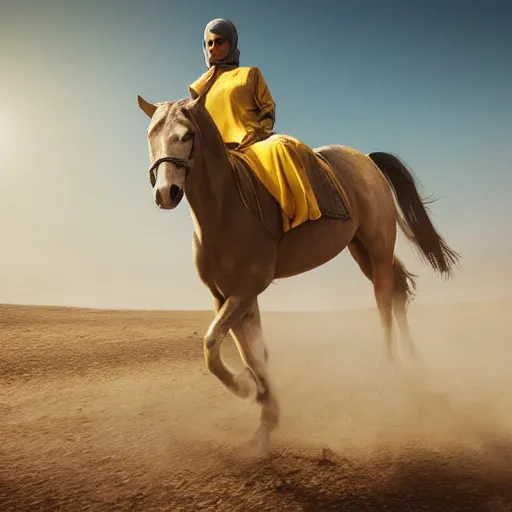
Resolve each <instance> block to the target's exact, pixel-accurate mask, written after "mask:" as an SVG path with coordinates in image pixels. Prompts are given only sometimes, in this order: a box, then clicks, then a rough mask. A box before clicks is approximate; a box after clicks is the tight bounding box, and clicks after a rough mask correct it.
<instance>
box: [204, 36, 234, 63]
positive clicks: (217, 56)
mask: <svg viewBox="0 0 512 512" xmlns="http://www.w3.org/2000/svg"><path fill="white" fill-rule="evenodd" d="M206 49H207V51H208V57H209V58H210V59H213V60H216V61H217V62H220V61H223V60H224V59H225V58H226V57H227V56H228V54H229V50H230V45H229V42H228V41H227V40H226V39H224V38H223V37H222V36H219V35H217V34H214V33H213V32H208V33H207V34H206Z"/></svg>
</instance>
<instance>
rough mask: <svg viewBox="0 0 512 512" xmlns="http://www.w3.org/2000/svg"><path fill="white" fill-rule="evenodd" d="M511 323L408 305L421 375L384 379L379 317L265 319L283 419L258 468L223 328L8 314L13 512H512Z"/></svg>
mask: <svg viewBox="0 0 512 512" xmlns="http://www.w3.org/2000/svg"><path fill="white" fill-rule="evenodd" d="M510 310H511V303H510V302H508V303H507V302H502V303H494V304H482V305H467V306H458V307H455V306H452V307H450V308H449V309H445V310H444V311H443V310H442V309H438V308H437V309H435V308H429V309H425V310H421V309H418V310H415V307H414V306H413V310H412V315H411V324H412V328H413V332H414V334H415V336H416V339H417V343H418V346H419V348H420V350H421V351H422V353H423V354H424V360H425V363H426V367H427V369H428V373H427V374H425V376H424V377H422V378H420V377H419V375H420V374H419V373H417V372H416V373H414V374H413V376H412V377H411V376H409V377H407V376H406V375H403V374H401V373H395V374H393V373H390V372H389V371H386V370H385V369H381V370H377V369H376V366H375V359H376V355H377V347H378V345H379V343H380V342H381V336H380V330H379V327H378V318H377V316H376V313H374V312H355V313H344V314H337V315H334V314H329V315H328V314H325V315H314V314H311V315H295V316H292V315H285V314H282V315H278V314H267V315H264V323H265V329H266V334H267V341H268V346H269V349H270V357H271V369H272V374H273V375H274V377H275V381H276V384H277V388H278V390H279V394H280V397H281V401H282V408H283V419H282V425H281V428H280V430H279V433H278V435H277V437H276V440H275V442H276V445H275V447H274V449H273V451H272V452H271V453H270V454H268V455H266V456H263V457H259V458H254V457H250V456H248V455H247V454H246V452H245V450H244V442H246V441H247V440H248V439H249V438H250V437H251V435H252V432H253V430H254V429H255V428H256V425H257V421H258V409H257V407H256V405H255V404H254V403H252V402H250V401H240V400H239V399H237V398H235V397H233V396H232V395H230V394H229V392H227V391H225V390H224V388H223V387H222V386H221V385H220V384H219V383H218V382H217V381H216V380H215V379H214V378H213V377H212V376H210V375H209V374H208V373H207V372H206V370H205V369H204V364H203V361H202V347H201V338H202V335H203V333H204V332H205V330H206V328H207V325H208V322H209V320H210V318H211V313H178V312H170V313H164V312H120V311H118V312H111V311H93V310H78V309H61V308H29V307H19V306H0V341H1V345H0V346H1V354H0V378H1V387H0V400H1V401H0V413H1V418H2V420H1V425H0V439H1V441H2V444H1V448H0V511H2V512H7V511H11V510H16V511H32V510H39V511H50V510H52V511H53V510H65V511H89V510H91V511H93V510H94V511H109V512H110V511H118V510H119V511H120V510H122V511H150V510H162V511H163V510H166V511H180V510H187V511H189V510H190V511H193V510H217V511H231V510H239V511H249V510H276V511H286V510H308V511H323V510H343V511H344V510H347V511H349V510H350V511H368V510H372V511H391V510H393V511H395V510H396V511H408V510H411V511H424V510H432V511H436V512H441V511H452V512H454V511H461V510H464V511H472V512H478V511H484V510H485V511H504V510H512V408H511V407H510V402H511V398H512V386H511V384H512V373H511V371H510V361H511V360H512V343H511V342H512V339H511V335H510V333H511V332H512V329H511V327H512V317H511V315H510ZM235 355H236V354H235V353H234V351H233V347H232V345H231V341H229V342H227V343H226V350H225V356H226V358H228V359H229V360H230V361H231V362H232V365H238V364H239V363H238V362H237V360H236V358H235Z"/></svg>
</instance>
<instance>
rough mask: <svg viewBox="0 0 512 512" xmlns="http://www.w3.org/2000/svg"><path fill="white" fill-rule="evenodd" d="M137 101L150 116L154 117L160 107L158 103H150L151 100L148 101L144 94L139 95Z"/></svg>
mask: <svg viewBox="0 0 512 512" xmlns="http://www.w3.org/2000/svg"><path fill="white" fill-rule="evenodd" d="M137 103H138V104H139V107H140V108H141V110H142V111H143V112H144V113H145V114H146V115H147V116H148V117H149V118H151V117H153V114H154V113H155V111H156V109H157V108H158V105H153V103H149V101H146V100H145V99H144V98H143V97H142V96H139V95H137Z"/></svg>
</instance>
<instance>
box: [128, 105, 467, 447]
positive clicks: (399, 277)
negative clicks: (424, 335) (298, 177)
mask: <svg viewBox="0 0 512 512" xmlns="http://www.w3.org/2000/svg"><path fill="white" fill-rule="evenodd" d="M138 104H139V106H140V108H141V109H142V110H143V111H144V112H145V113H146V114H147V115H148V116H149V117H150V118H151V121H150V126H149V130H148V142H149V153H150V159H151V162H152V164H151V167H150V169H149V177H150V182H151V185H152V188H153V194H154V200H155V202H156V204H157V205H158V206H159V207H160V208H163V209H167V210H172V209H173V208H176V207H177V206H178V204H179V203H180V201H181V199H182V198H183V196H184V195H186V197H187V200H188V203H189V206H190V210H191V215H192V218H193V221H194V224H195V232H194V234H193V248H194V262H195V265H196V269H197V272H198V274H199V277H200V278H201V280H202V281H203V283H204V284H205V285H206V286H207V287H208V288H209V290H210V292H211V294H212V296H213V309H214V313H215V317H214V319H213V321H212V323H211V325H210V327H209V329H208V331H207V333H206V335H205V337H204V357H205V361H206V366H207V368H208V369H209V370H210V371H211V373H213V374H214V375H215V376H217V377H218V378H219V379H220V381H221V382H222V383H223V384H224V385H225V386H226V387H227V388H228V389H229V390H230V391H231V392H233V393H234V394H235V395H237V396H239V397H242V398H247V397H249V396H250V395H251V390H252V389H254V385H255V387H256V401H257V402H258V403H259V404H260V405H261V420H260V425H259V428H258V430H257V432H256V435H255V440H256V442H258V443H263V444H266V442H267V441H268V439H269V435H270V433H271V432H272V430H273V429H275V428H276V426H277V425H278V422H279V404H278V400H277V397H276V393H275V390H274V388H273V385H272V382H271V379H270V377H269V373H268V369H267V364H266V363H267V358H268V352H267V349H266V347H265V341H264V336H263V333H262V328H261V320H260V311H259V306H258V296H259V295H260V294H261V293H262V292H263V291H264V290H265V289H266V288H267V287H268V286H269V285H270V284H271V283H272V281H273V280H275V279H279V278H285V277H289V276H295V275H298V274H301V273H304V272H307V271H309V270H312V269H314V268H316V267H318V266H320V265H323V264H324V263H326V262H328V261H330V260H331V259H333V258H334V257H336V256H337V255H338V254H340V253H341V252H342V251H343V249H345V247H348V249H349V251H350V254H351V255H352V257H353V258H354V259H355V260H356V262H357V263H358V264H359V266H360V268H361V270H362V272H363V273H364V275H365V276H366V277H367V278H368V279H369V280H370V281H371V282H372V283H373V286H374V291H375V298H376V302H377V306H378V310H379V313H380V318H381V322H382V325H383V328H384V333H385V342H386V343H385V346H386V347H387V353H388V355H389V357H391V350H392V319H393V310H394V312H395V316H396V320H397V323H398V325H399V328H400V331H401V333H402V336H403V338H404V340H405V341H404V343H406V345H407V346H408V348H409V351H411V350H412V341H411V338H410V335H409V328H408V324H407V316H406V305H407V303H408V300H409V298H410V297H411V295H412V293H413V289H414V287H415V283H414V277H415V276H413V275H412V274H410V273H409V272H408V271H407V270H406V269H405V268H404V266H403V264H402V263H401V262H400V261H399V260H398V259H397V258H396V257H395V255H394V247H395V240H396V234H397V223H398V225H399V226H400V227H401V229H402V230H403V232H404V233H405V235H406V237H407V238H408V240H409V241H411V242H412V243H413V244H414V245H415V246H416V248H417V249H418V250H419V253H420V254H421V255H422V257H423V258H424V259H425V261H426V262H428V263H429V264H430V265H431V266H432V267H433V268H434V269H435V270H436V271H438V272H439V273H441V274H447V275H450V274H451V272H452V268H453V266H454V265H456V264H457V263H458V255H457V254H456V253H455V252H453V251H452V250H451V249H450V248H449V247H448V246H447V245H446V243H445V241H444V240H443V238H442V237H441V236H440V235H439V234H438V233H437V232H436V230H435V228H434V226H433V225H432V223H431V221H430V219H429V216H428V213H427V210H426V208H425V206H424V203H423V202H422V200H421V198H420V197H419V195H418V192H417V189H416V186H415V184H414V180H413V178H412V176H411V173H410V172H409V171H408V170H407V169H406V167H405V166H404V165H403V164H402V163H401V162H400V160H399V159H398V158H396V157H395V156H393V155H391V154H388V153H371V154H369V155H364V154H362V153H360V152H358V151H356V150H353V149H351V148H347V147H345V146H341V145H331V146H324V147H322V148H317V149H315V151H316V152H317V153H318V154H320V155H322V156H323V157H324V158H325V159H326V160H327V161H328V162H329V163H330V164H331V166H332V168H333V169H334V171H335V173H336V176H337V177H338V179H339V181H340V183H341V185H342V187H343V188H344V190H345V191H346V195H347V198H348V201H349V203H350V218H349V219H343V220H341V219H333V218H328V217H322V218H320V219H318V220H315V221H308V222H306V223H304V224H301V225H300V226H298V227H295V228H293V229H291V230H290V231H287V232H286V233H285V234H284V235H283V236H282V237H281V239H280V240H276V239H275V238H274V237H272V236H270V234H269V233H268V232H267V231H266V230H265V229H264V226H263V224H262V222H261V219H260V218H259V217H258V216H256V215H253V214H252V213H251V212H249V211H248V210H247V209H246V208H245V207H244V205H243V203H242V201H241V198H240V193H239V190H238V188H237V186H236V184H235V180H234V175H233V169H232V163H231V161H230V159H229V154H228V151H227V148H226V146H225V144H224V143H223V141H222V138H221V136H220V133H219V132H218V130H217V128H216V126H215V124H214V122H213V120H212V118H211V117H210V115H209V114H208V112H207V110H206V108H205V105H204V99H203V98H202V97H200V98H198V99H196V100H190V99H182V100H179V101H176V102H173V101H169V102H164V103H160V104H156V105H154V104H151V103H148V102H147V101H145V100H144V99H143V98H141V97H140V96H139V97H138ZM395 198H396V202H397V203H398V206H397V204H396V203H395ZM228 332H231V335H232V336H233V338H234V340H235V342H236V344H237V347H238V350H239V352H240V356H241V358H242V360H243V362H244V364H245V370H244V371H243V372H242V373H241V374H239V375H234V373H233V372H232V371H231V370H230V369H229V368H228V367H227V366H226V364H225V363H224V361H223V360H222V358H221V353H220V347H221V343H222V341H223V340H224V338H225V337H226V335H227V334H228Z"/></svg>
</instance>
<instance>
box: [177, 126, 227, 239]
mask: <svg viewBox="0 0 512 512" xmlns="http://www.w3.org/2000/svg"><path fill="white" fill-rule="evenodd" d="M212 123H213V122H212ZM202 124H203V125H204V124H206V125H207V126H205V127H203V129H202V130H201V144H200V147H198V148H197V149H198V152H197V154H196V159H198V161H197V162H196V163H195V165H194V169H193V171H192V172H191V173H190V175H189V177H188V178H187V200H188V203H189V205H190V208H191V210H192V213H193V217H194V222H195V224H196V228H199V229H200V230H201V231H202V232H205V231H214V230H215V231H218V230H222V228H223V224H224V221H225V219H226V212H227V211H228V210H230V209H232V208H233V205H232V204H231V203H232V202H233V198H234V197H235V195H234V194H233V192H234V191H236V190H235V189H236V185H235V181H234V179H233V171H232V168H231V161H230V159H229V156H228V152H227V149H226V147H225V146H224V143H223V141H222V138H221V137H220V134H219V133H218V132H217V131H216V129H215V127H214V126H208V124H209V123H204V122H203V123H202ZM228 213H229V212H228Z"/></svg>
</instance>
